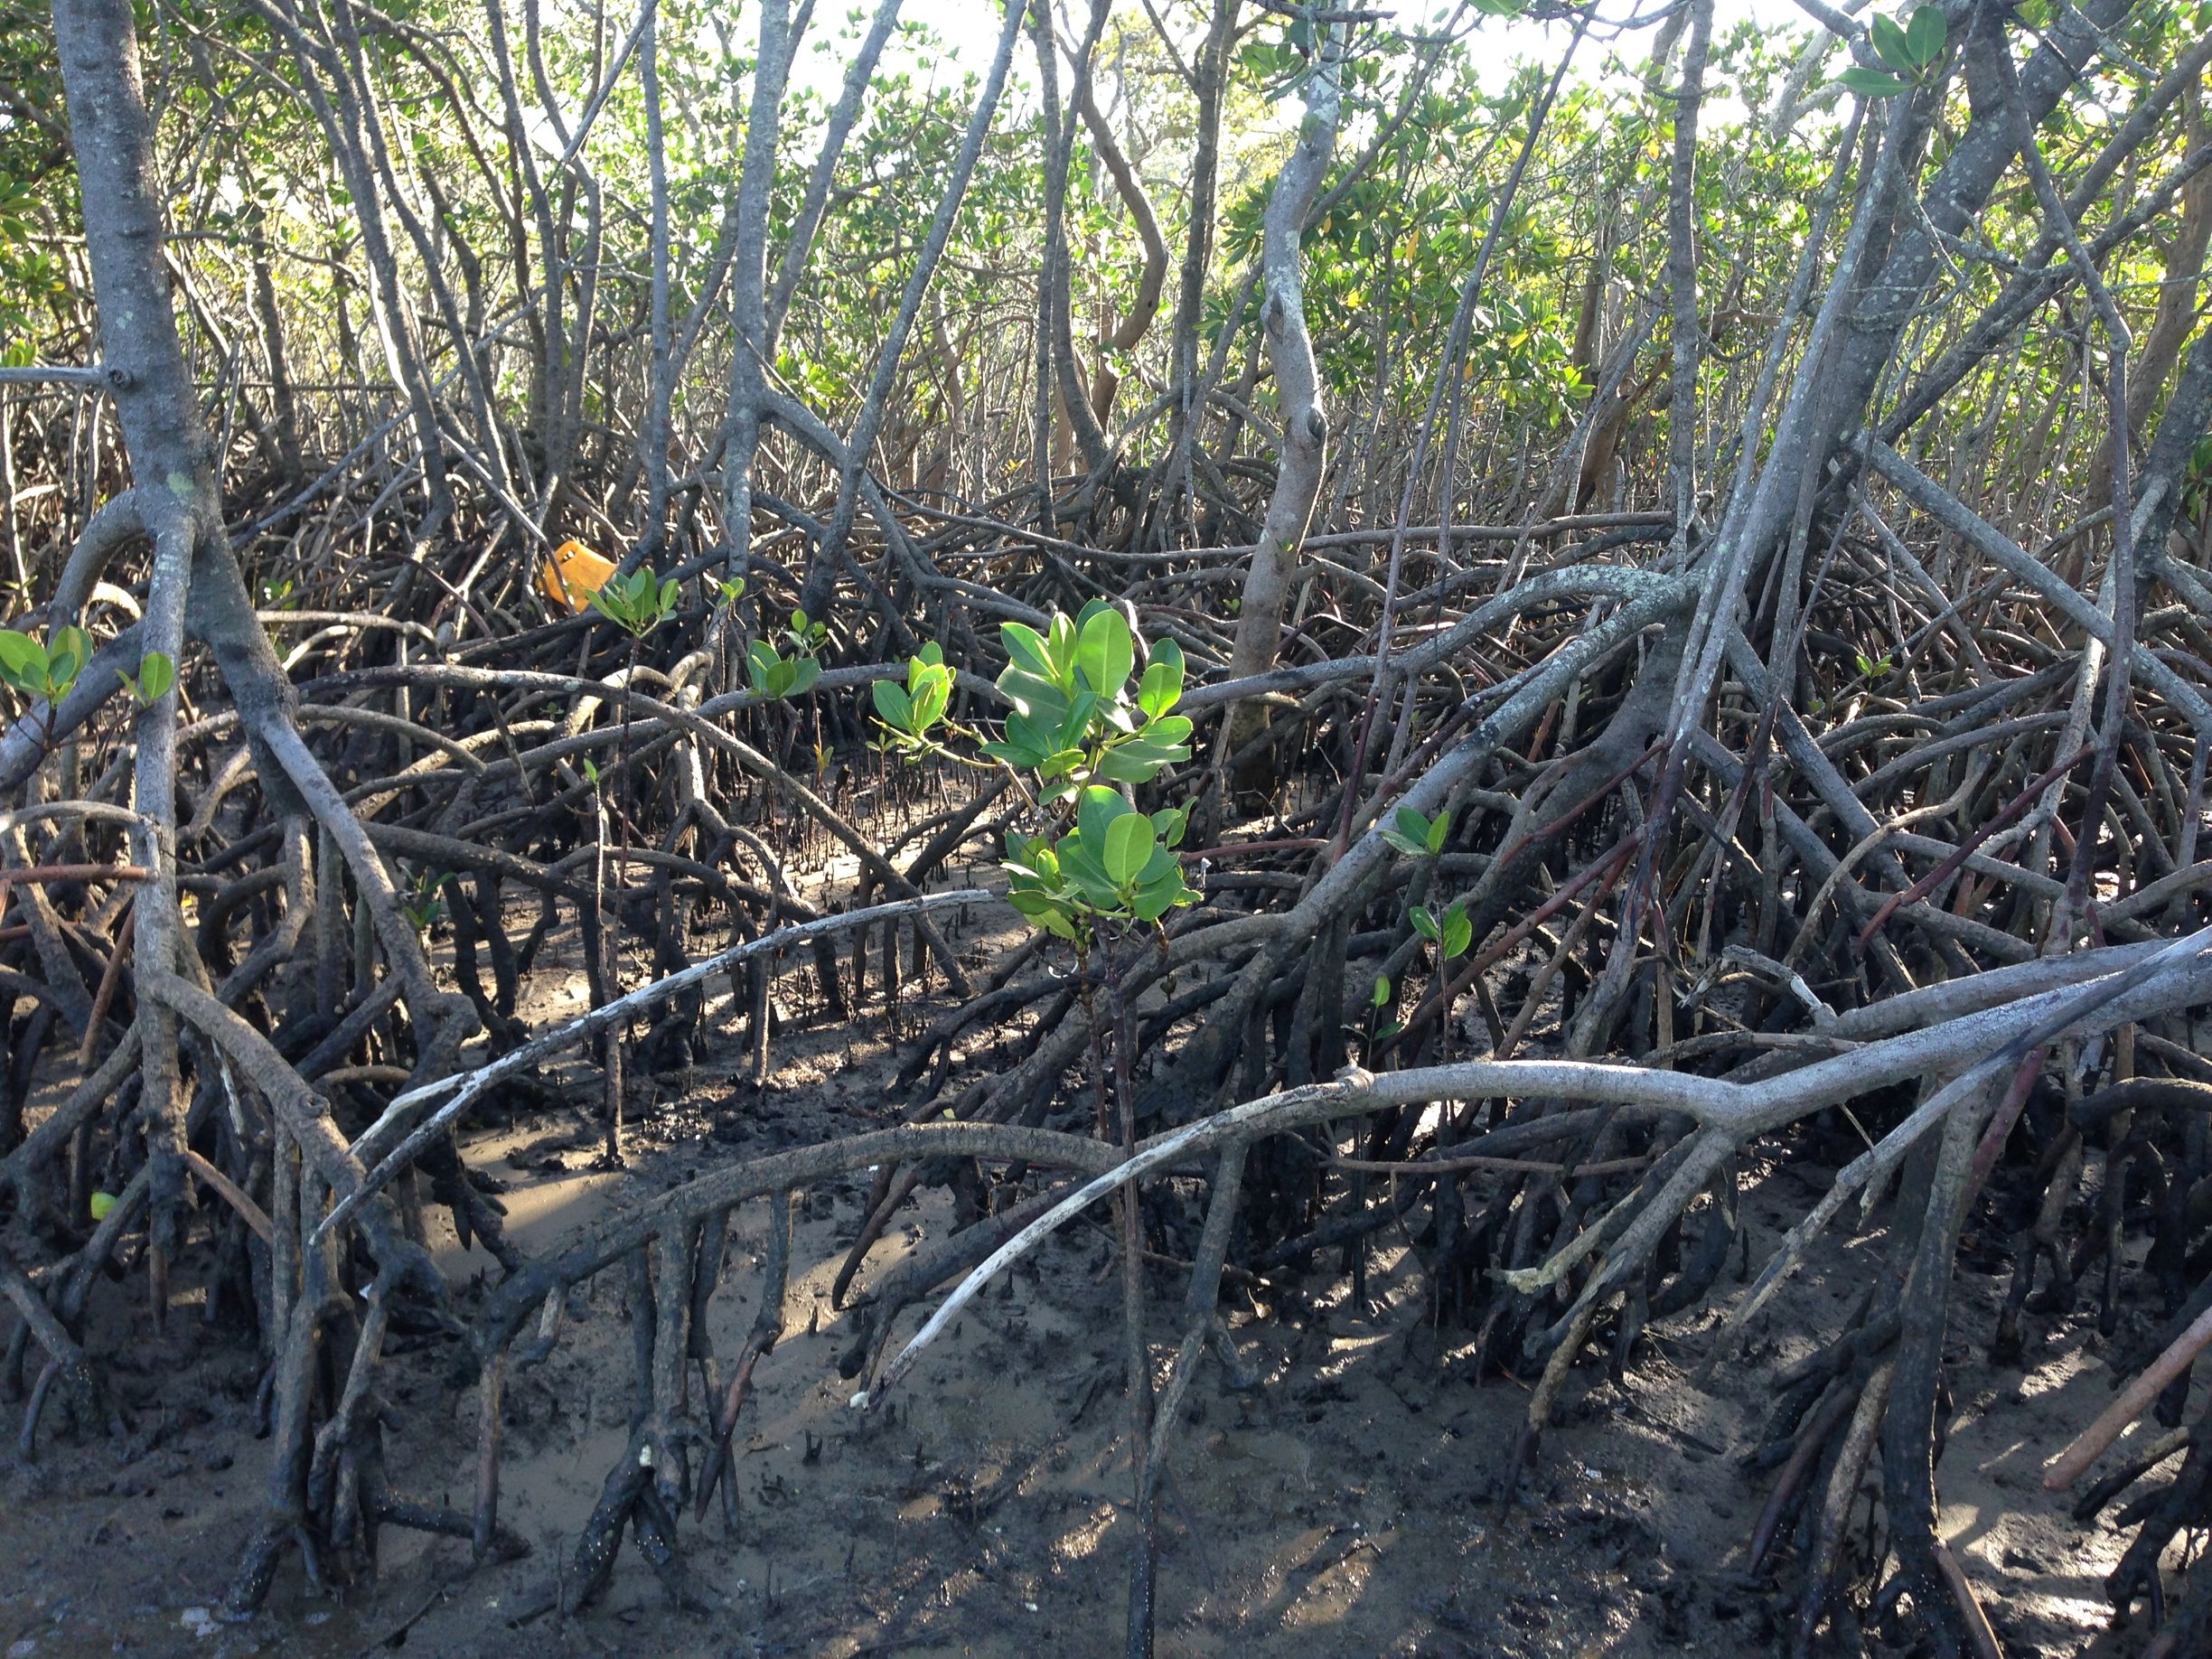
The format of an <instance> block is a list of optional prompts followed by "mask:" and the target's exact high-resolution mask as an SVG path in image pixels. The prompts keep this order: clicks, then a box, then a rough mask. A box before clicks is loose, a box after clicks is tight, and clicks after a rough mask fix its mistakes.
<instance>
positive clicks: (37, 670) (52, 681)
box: [0, 627, 175, 703]
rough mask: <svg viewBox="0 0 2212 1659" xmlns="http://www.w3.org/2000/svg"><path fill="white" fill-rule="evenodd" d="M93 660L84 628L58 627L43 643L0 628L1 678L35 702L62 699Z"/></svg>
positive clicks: (89, 641)
mask: <svg viewBox="0 0 2212 1659" xmlns="http://www.w3.org/2000/svg"><path fill="white" fill-rule="evenodd" d="M91 660H92V642H91V640H90V639H89V637H88V636H87V635H86V633H85V631H84V630H83V629H82V628H78V627H63V628H57V629H55V630H54V631H53V633H52V635H51V636H50V637H49V638H48V640H47V642H46V643H45V644H43V645H42V644H40V643H39V642H37V641H36V640H34V639H33V638H32V637H31V636H30V635H29V634H27V633H16V632H15V630H14V629H13V628H0V680H5V681H6V682H7V683H8V685H10V686H11V687H13V688H14V689H15V690H17V691H20V692H21V693H22V694H23V696H25V697H27V698H32V699H33V700H34V701H44V702H48V703H58V702H60V701H61V699H62V698H65V697H67V696H68V695H69V691H70V687H71V686H73V685H75V684H76V683H77V676H78V675H80V674H81V673H83V672H84V665H85V664H86V663H87V662H89V661H91ZM174 678H175V675H174V671H173V670H172V673H171V679H172V680H174Z"/></svg>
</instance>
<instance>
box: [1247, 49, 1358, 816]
mask: <svg viewBox="0 0 2212 1659" xmlns="http://www.w3.org/2000/svg"><path fill="white" fill-rule="evenodd" d="M1318 47H1319V50H1318V52H1317V55H1316V58H1315V61H1314V66H1313V71H1312V74H1311V75H1310V77H1309V78H1308V80H1307V83H1306V118H1305V120H1304V121H1303V122H1302V123H1301V124H1300V125H1299V127H1298V145H1297V147H1296V148H1295V149H1293V150H1292V151H1291V152H1290V155H1289V159H1288V160H1287V161H1285V162H1284V163H1283V164H1282V171H1281V172H1280V173H1278V174H1277V175H1276V179H1275V190H1274V193H1273V194H1271V195H1270V197H1269V198H1268V205H1267V212H1266V216H1265V218H1264V220H1262V224H1261V256H1260V258H1261V280H1262V281H1263V282H1264V283H1265V284H1266V286H1267V297H1266V298H1265V299H1264V300H1263V301H1261V307H1260V320H1261V323H1262V324H1263V325H1264V326H1265V329H1266V331H1267V347H1268V360H1269V361H1270V364H1271V365H1272V366H1273V368H1274V370H1275V392H1276V401H1277V405H1278V408H1279V409H1280V411H1281V419H1282V455H1281V460H1280V463H1279V466H1278V468H1277V471H1276V474H1275V490H1274V493H1273V494H1272V495H1271V496H1270V497H1269V499H1268V510H1267V518H1266V520H1265V521H1264V522H1263V523H1262V524H1261V527H1260V542H1259V545H1258V546H1257V547H1255V548H1253V549H1252V557H1251V569H1250V570H1249V571H1247V572H1246V573H1245V576H1244V603H1243V608H1242V611H1241V612H1240V613H1239V614H1238V616H1237V631H1236V642H1235V644H1234V645H1233V647H1232V649H1231V651H1230V656H1229V670H1228V672H1229V677H1230V678H1231V679H1232V680H1235V679H1241V678H1243V677H1245V676H1248V675H1252V674H1261V673H1265V672H1266V671H1267V670H1269V669H1270V668H1272V667H1273V666H1274V665H1275V650H1276V646H1277V644H1278V643H1279V642H1280V640H1281V638H1282V616H1283V601H1284V599H1285V597H1286V596H1287V595H1289V588H1290V570H1291V567H1292V565H1293V563H1294V562H1295V559H1296V558H1297V554H1298V543H1299V541H1300V540H1301V539H1303V538H1304V536H1305V534H1306V524H1307V520H1308V518H1310V517H1311V515H1312V513H1313V504H1314V497H1315V496H1316V495H1317V493H1318V492H1319V491H1320V488H1321V468H1322V464H1323V462H1324V460H1325V459H1326V453H1327V442H1328V416H1327V414H1326V412H1325V411H1324V410H1323V408H1322V407H1321V377H1320V371H1319V369H1318V367H1317V365H1316V363H1315V361H1314V349H1313V337H1312V336H1311V335H1310V334H1309V333H1308V332H1307V329H1306V288H1305V283H1304V280H1303V277H1302V276H1301V273H1300V267H1299V259H1298V236H1299V232H1300V231H1301V230H1303V229H1304V228H1305V224H1306V210H1307V209H1308V208H1309V207H1311V206H1312V205H1313V201H1314V198H1315V196H1316V195H1317V194H1318V193H1319V192H1320V189H1321V181H1322V178H1323V177H1324V175H1326V173H1327V172H1328V168H1329V162H1330V160H1331V158H1332V157H1333V156H1334V155H1336V127H1337V119H1338V116H1339V112H1340V110H1341V108H1342V105H1343V90H1344V88H1343V75H1344V42H1343V38H1342V36H1341V34H1340V33H1338V30H1337V26H1336V25H1335V24H1333V23H1332V24H1329V25H1327V26H1326V27H1324V28H1323V29H1322V30H1321V32H1320V36H1319V41H1318ZM1266 721H1267V713H1266V709H1265V708H1264V706H1263V705H1261V704H1259V703H1252V702H1246V703H1240V704H1239V705H1238V706H1237V707H1236V708H1235V709H1234V710H1233V712H1232V713H1231V716H1230V717H1229V720H1228V722H1227V724H1226V727H1225V729H1224V731H1223V738H1222V742H1223V745H1224V746H1223V756H1224V758H1226V757H1227V756H1230V755H1235V754H1236V753H1237V752H1238V751H1239V750H1240V749H1242V748H1243V747H1244V746H1245V745H1247V744H1249V743H1250V742H1251V739H1252V738H1253V737H1255V736H1258V735H1259V734H1260V732H1261V730H1262V729H1263V728H1264V727H1265V725H1266ZM1253 770H1255V771H1257V770H1258V769H1257V768H1254V769H1253ZM1247 782H1248V781H1247V780H1245V779H1238V780H1235V783H1236V786H1237V788H1238V789H1239V790H1240V792H1242V791H1243V790H1244V789H1245V788H1246V786H1247Z"/></svg>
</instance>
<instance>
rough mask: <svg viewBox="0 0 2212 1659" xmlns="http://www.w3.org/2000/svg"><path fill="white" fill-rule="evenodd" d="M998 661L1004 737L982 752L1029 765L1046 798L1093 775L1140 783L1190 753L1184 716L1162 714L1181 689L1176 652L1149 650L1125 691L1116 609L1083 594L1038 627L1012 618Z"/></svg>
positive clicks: (1123, 646)
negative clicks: (1076, 604)
mask: <svg viewBox="0 0 2212 1659" xmlns="http://www.w3.org/2000/svg"><path fill="white" fill-rule="evenodd" d="M999 634H1000V637H1001V638H1002V639H1003V640H1004V641H1005V642H1006V648H1007V656H1008V663H1007V668H1006V671H1005V672H1004V673H1002V674H1001V675H999V676H998V689H999V690H1000V691H1001V692H1002V693H1003V694H1004V695H1005V697H1006V698H1007V700H1008V702H1009V703H1011V704H1012V705H1013V712H1012V713H1011V714H1009V715H1008V717H1007V723H1006V736H1005V738H1004V739H1003V740H1002V741H1001V742H998V743H989V744H985V745H983V752H984V753H985V754H986V755H990V756H991V757H992V758H993V759H994V760H999V761H1003V762H1005V763H1006V764H1008V765H1009V766H1023V767H1026V768H1028V769H1029V770H1031V771H1033V772H1035V773H1036V774H1037V778H1038V781H1039V782H1040V783H1042V784H1043V785H1044V786H1045V787H1044V789H1043V791H1042V792H1041V793H1040V794H1039V796H1038V801H1039V803H1040V804H1042V805H1051V804H1052V803H1054V801H1062V800H1065V799H1067V798H1068V797H1070V796H1072V795H1073V793H1074V792H1076V791H1077V790H1078V789H1081V788H1083V787H1084V786H1086V785H1088V784H1092V783H1150V782H1151V781H1152V780H1153V779H1154V778H1156V777H1158V775H1159V774H1160V773H1161V772H1162V771H1163V770H1165V769H1166V768H1167V767H1168V766H1170V765H1173V764H1176V762H1178V761H1185V760H1188V759H1189V758H1190V735H1191V723H1190V720H1189V718H1188V717H1186V716H1183V715H1178V714H1174V713H1171V712H1170V711H1171V710H1172V709H1173V708H1175V706H1176V703H1178V702H1180V701H1181V700H1182V697H1183V651H1182V648H1181V647H1180V646H1178V645H1177V644H1176V642H1174V641H1173V640H1162V641H1160V642H1159V643H1158V644H1157V645H1156V646H1154V647H1153V648H1152V653H1151V661H1149V662H1148V663H1147V664H1146V666H1145V671H1144V674H1143V677H1142V678H1141V679H1140V680H1138V682H1137V686H1136V690H1135V695H1134V696H1131V695H1130V690H1129V676H1130V674H1131V673H1132V672H1134V670H1135V669H1136V666H1137V647H1136V640H1135V638H1134V636H1133V635H1132V634H1131V633H1130V632H1129V623H1128V621H1127V620H1126V619H1125V618H1124V617H1123V616H1122V614H1121V613H1120V612H1119V611H1117V610H1115V609H1114V608H1113V606H1111V605H1108V604H1106V603H1105V602H1104V601H1103V600H1096V599H1094V600H1092V602H1091V603H1090V604H1089V605H1085V606H1083V610H1082V611H1081V612H1080V613H1078V614H1076V615H1075V616H1073V618H1071V617H1068V616H1066V615H1058V616H1054V618H1053V619H1052V623H1051V624H1050V626H1049V628H1048V629H1047V631H1046V632H1045V633H1038V632H1037V631H1036V629H1035V628H1032V627H1029V626H1027V625H1026V624H1025V623H1012V622H1010V623H1003V624H1001V626H1000V629H999Z"/></svg>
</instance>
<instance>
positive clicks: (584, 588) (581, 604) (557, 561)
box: [538, 541, 614, 612]
mask: <svg viewBox="0 0 2212 1659" xmlns="http://www.w3.org/2000/svg"><path fill="white" fill-rule="evenodd" d="M613 575H614V561H613V560H611V559H605V558H600V557H599V555H598V554H596V553H595V552H593V551H592V550H591V549H590V548H587V547H586V546H585V545H584V544H583V543H582V542H580V541H564V542H562V543H561V544H560V546H559V547H558V548H554V549H553V554H552V557H551V558H548V559H547V560H546V562H545V563H544V564H543V565H541V566H540V567H539V571H538V586H540V587H542V588H544V589H545V591H546V597H547V598H548V599H550V600H552V601H553V603H554V604H555V605H567V607H568V608H569V609H570V610H571V611H577V612H581V611H586V610H588V609H590V608H591V596H592V595H594V594H595V593H597V592H598V591H599V589H600V586H601V585H602V584H603V583H605V581H606V579H607V577H609V576H613Z"/></svg>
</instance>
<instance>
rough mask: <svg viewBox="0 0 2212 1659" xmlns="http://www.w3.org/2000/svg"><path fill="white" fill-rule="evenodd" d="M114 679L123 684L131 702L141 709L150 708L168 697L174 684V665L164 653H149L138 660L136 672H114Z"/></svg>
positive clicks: (165, 652) (118, 670) (166, 653)
mask: <svg viewBox="0 0 2212 1659" xmlns="http://www.w3.org/2000/svg"><path fill="white" fill-rule="evenodd" d="M116 678H117V680H121V681H122V682H123V686H124V689H126V690H127V691H128V692H129V693H130V694H131V700H132V701H133V702H135V703H136V704H137V705H138V707H139V708H153V707H154V705H155V704H156V703H158V702H160V701H161V700H162V698H164V697H166V696H168V695H169V688H170V687H172V686H173V685H175V684H176V664H175V663H174V662H173V661H171V660H170V656H169V653H168V652H167V651H148V652H146V654H145V656H143V657H141V658H139V659H138V672H137V673H136V674H135V675H133V674H126V673H125V672H124V671H123V670H121V669H117V670H116Z"/></svg>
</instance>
